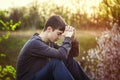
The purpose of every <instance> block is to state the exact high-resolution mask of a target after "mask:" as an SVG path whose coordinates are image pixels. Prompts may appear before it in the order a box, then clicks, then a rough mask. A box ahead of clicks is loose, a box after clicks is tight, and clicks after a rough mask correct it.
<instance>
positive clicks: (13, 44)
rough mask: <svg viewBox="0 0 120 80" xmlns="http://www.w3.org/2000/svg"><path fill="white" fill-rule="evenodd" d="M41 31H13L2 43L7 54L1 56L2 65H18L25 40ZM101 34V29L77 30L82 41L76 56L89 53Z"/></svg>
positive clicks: (79, 57)
mask: <svg viewBox="0 0 120 80" xmlns="http://www.w3.org/2000/svg"><path fill="white" fill-rule="evenodd" d="M35 32H38V33H40V31H32V30H28V31H16V32H11V35H10V37H9V39H7V40H4V41H3V42H1V43H0V53H5V54H6V55H7V56H6V57H2V58H0V65H3V66H4V65H6V64H10V65H13V66H14V67H15V66H16V61H17V56H18V54H19V51H20V49H21V48H22V47H23V45H24V44H25V42H26V41H27V40H28V39H29V38H30V37H31V36H32V35H33V34H34V33H35ZM99 35H100V31H88V30H87V31H77V39H78V40H79V43H80V55H79V56H78V57H77V58H76V59H77V60H78V61H80V60H81V58H82V56H86V55H87V50H89V49H91V48H94V47H95V46H96V40H95V39H96V37H98V36H99Z"/></svg>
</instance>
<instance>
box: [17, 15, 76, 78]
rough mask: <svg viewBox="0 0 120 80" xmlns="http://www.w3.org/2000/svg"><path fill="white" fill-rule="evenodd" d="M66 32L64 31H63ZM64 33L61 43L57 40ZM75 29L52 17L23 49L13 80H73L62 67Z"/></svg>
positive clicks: (60, 19)
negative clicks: (56, 47) (57, 43)
mask: <svg viewBox="0 0 120 80" xmlns="http://www.w3.org/2000/svg"><path fill="white" fill-rule="evenodd" d="M64 31H65V32H64ZM63 33H64V36H65V39H64V41H63V44H62V45H61V46H60V47H59V48H58V49H55V46H57V45H56V44H55V43H54V42H55V41H57V40H58V39H59V38H60V37H61V35H62V34H63ZM73 34H74V28H73V27H71V26H66V24H65V22H64V20H63V19H62V18H61V17H60V16H51V17H50V18H49V19H48V20H47V21H46V23H45V26H44V29H43V31H42V32H41V33H40V34H37V33H36V34H34V35H33V36H32V37H31V38H30V40H29V41H27V43H26V44H25V45H24V47H23V48H22V50H21V52H20V54H19V56H18V61H17V73H16V75H17V76H16V80H74V78H73V77H72V75H71V73H70V72H69V71H68V69H67V68H66V66H65V65H64V63H63V61H62V60H64V59H67V57H68V54H69V51H70V49H71V41H72V39H71V38H72V36H73Z"/></svg>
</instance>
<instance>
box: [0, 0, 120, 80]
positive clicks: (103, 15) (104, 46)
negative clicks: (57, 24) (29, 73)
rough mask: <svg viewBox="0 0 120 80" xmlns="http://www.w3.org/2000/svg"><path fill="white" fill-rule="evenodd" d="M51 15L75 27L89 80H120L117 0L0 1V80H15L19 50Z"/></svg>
mask: <svg viewBox="0 0 120 80" xmlns="http://www.w3.org/2000/svg"><path fill="white" fill-rule="evenodd" d="M51 15H61V16H62V17H63V18H64V19H65V21H66V23H67V24H68V25H71V26H74V27H75V28H76V30H77V39H78V40H79V43H80V54H79V56H78V57H76V58H75V59H76V60H77V61H78V62H79V63H80V65H81V66H82V67H83V69H84V71H85V72H86V73H87V74H88V76H89V77H90V78H91V80H120V67H119V65H120V57H119V56H120V1H119V0H0V80H15V77H16V61H17V57H18V54H19V52H20V50H21V48H22V47H23V45H24V44H25V42H26V41H27V40H28V39H29V38H30V37H31V36H32V35H33V34H34V33H36V32H37V33H40V32H41V29H42V28H43V27H44V24H45V21H46V19H47V18H48V17H50V16H51Z"/></svg>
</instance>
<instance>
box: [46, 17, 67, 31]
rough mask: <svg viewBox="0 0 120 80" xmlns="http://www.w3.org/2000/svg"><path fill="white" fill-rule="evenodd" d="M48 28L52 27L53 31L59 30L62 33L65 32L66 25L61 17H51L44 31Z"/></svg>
mask: <svg viewBox="0 0 120 80" xmlns="http://www.w3.org/2000/svg"><path fill="white" fill-rule="evenodd" d="M48 26H51V27H52V29H53V30H55V29H59V30H61V31H64V30H65V26H66V23H65V21H64V20H63V19H62V17H61V16H59V15H54V16H51V17H50V18H49V19H48V20H47V21H46V23H45V26H44V31H45V30H46V29H47V27H48Z"/></svg>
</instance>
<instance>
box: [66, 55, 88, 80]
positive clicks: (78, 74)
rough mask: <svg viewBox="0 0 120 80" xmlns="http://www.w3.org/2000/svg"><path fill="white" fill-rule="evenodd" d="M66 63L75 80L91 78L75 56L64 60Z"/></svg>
mask: <svg viewBox="0 0 120 80" xmlns="http://www.w3.org/2000/svg"><path fill="white" fill-rule="evenodd" d="M64 64H65V66H66V67H67V69H68V70H69V71H70V73H71V74H72V76H73V77H74V79H75V80H90V78H89V77H88V76H87V74H86V73H85V72H84V70H83V69H82V67H81V66H80V65H79V63H78V62H77V61H76V60H75V59H74V58H73V57H68V58H67V59H66V60H64Z"/></svg>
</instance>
